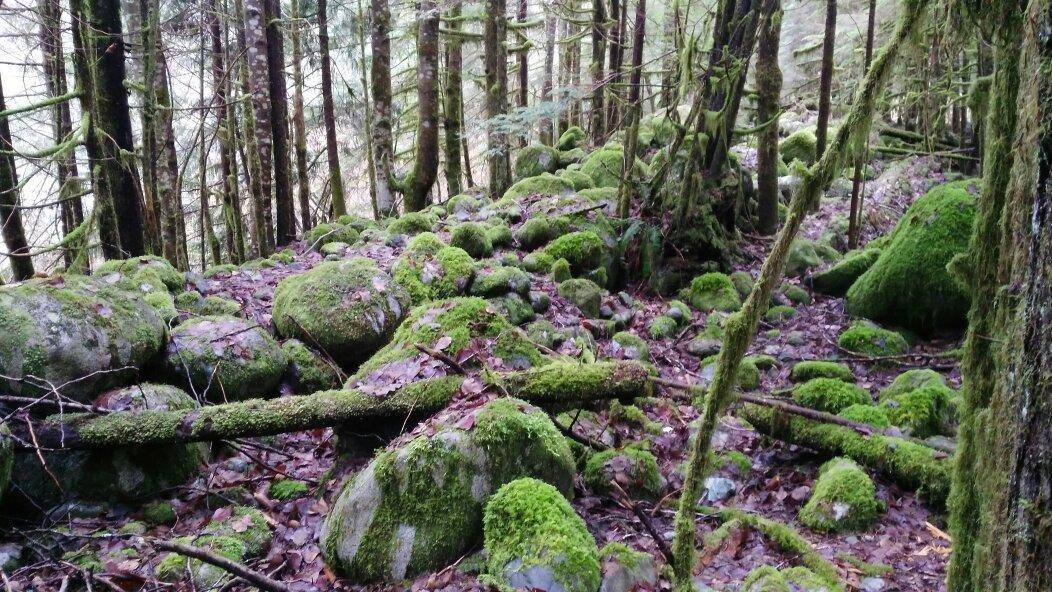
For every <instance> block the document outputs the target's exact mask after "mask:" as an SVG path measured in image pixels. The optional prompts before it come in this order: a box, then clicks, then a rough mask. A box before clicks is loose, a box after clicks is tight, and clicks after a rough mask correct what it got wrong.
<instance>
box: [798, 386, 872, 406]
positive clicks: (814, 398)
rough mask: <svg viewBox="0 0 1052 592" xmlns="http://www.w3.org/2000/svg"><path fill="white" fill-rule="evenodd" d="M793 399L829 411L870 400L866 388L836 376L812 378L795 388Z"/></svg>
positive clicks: (866, 402)
mask: <svg viewBox="0 0 1052 592" xmlns="http://www.w3.org/2000/svg"><path fill="white" fill-rule="evenodd" d="M793 399H795V400H796V402H797V403H799V404H801V405H803V406H804V407H810V408H812V409H817V410H819V411H825V412H827V413H837V412H839V411H840V410H842V409H845V408H847V407H850V406H851V405H856V404H858V405H862V404H868V403H869V402H870V396H869V393H868V392H866V390H865V389H863V388H861V387H858V386H856V385H854V384H851V383H848V382H844V381H843V380H838V379H836V378H812V379H811V380H809V381H807V382H805V383H804V384H802V385H800V386H798V387H796V388H795V389H793Z"/></svg>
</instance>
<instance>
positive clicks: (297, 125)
mask: <svg viewBox="0 0 1052 592" xmlns="http://www.w3.org/2000/svg"><path fill="white" fill-rule="evenodd" d="M290 4H291V9H290V10H291V13H290V15H291V16H290V19H291V21H292V22H291V23H289V26H290V27H291V33H290V38H291V40H292V86H293V89H292V130H293V135H294V137H295V142H294V144H295V146H296V193H297V201H299V206H300V227H301V228H302V230H303V232H304V233H306V232H307V231H308V230H309V229H310V228H311V227H312V226H313V224H312V223H311V216H310V177H308V175H307V121H306V117H305V116H304V114H303V48H302V46H301V43H300V29H301V28H302V27H303V25H302V23H301V22H300V2H299V0H291V3H290ZM335 203H336V201H335V200H333V204H335ZM335 209H336V208H335V205H334V207H333V210H334V211H335Z"/></svg>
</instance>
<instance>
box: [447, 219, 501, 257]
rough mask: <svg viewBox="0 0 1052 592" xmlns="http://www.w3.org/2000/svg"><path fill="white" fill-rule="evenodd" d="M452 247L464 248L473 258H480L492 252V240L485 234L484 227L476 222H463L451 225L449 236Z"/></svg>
mask: <svg viewBox="0 0 1052 592" xmlns="http://www.w3.org/2000/svg"><path fill="white" fill-rule="evenodd" d="M449 244H450V246H452V247H457V248H460V249H464V251H465V252H466V253H467V254H468V255H471V256H472V257H474V258H475V259H482V258H485V257H489V256H490V255H492V254H493V242H492V241H490V239H489V236H487V235H486V228H485V227H484V226H483V225H481V224H479V223H477V222H463V223H461V224H457V225H456V226H454V227H453V232H452V233H451V234H450V237H449Z"/></svg>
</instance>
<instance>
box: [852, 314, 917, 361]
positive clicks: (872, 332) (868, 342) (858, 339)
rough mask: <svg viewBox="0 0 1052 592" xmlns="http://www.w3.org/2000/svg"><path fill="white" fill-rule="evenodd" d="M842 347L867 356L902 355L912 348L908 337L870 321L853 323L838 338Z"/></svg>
mask: <svg viewBox="0 0 1052 592" xmlns="http://www.w3.org/2000/svg"><path fill="white" fill-rule="evenodd" d="M837 343H838V344H839V345H840V347H842V348H844V349H846V350H848V351H850V352H854V353H857V354H862V355H866V356H873V357H881V356H900V355H902V354H905V353H906V352H908V351H909V350H910V345H909V343H907V342H906V338H905V337H903V336H902V334H901V333H898V332H897V331H891V330H889V329H884V328H883V327H880V326H878V325H876V324H874V323H871V322H869V321H855V322H854V323H851V326H850V327H848V328H847V329H846V330H845V331H844V332H843V333H841V334H840V337H839V338H838V339H837Z"/></svg>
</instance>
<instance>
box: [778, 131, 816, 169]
mask: <svg viewBox="0 0 1052 592" xmlns="http://www.w3.org/2000/svg"><path fill="white" fill-rule="evenodd" d="M817 143H818V140H817V139H816V138H815V134H814V132H810V131H807V130H800V131H797V132H793V133H791V134H789V136H788V137H787V138H785V139H784V140H782V141H781V142H779V143H778V155H779V156H781V157H782V162H784V163H786V164H791V163H792V162H793V161H794V160H799V161H800V162H802V163H803V164H805V165H807V166H811V164H813V163H814V161H815V151H816V145H817Z"/></svg>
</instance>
